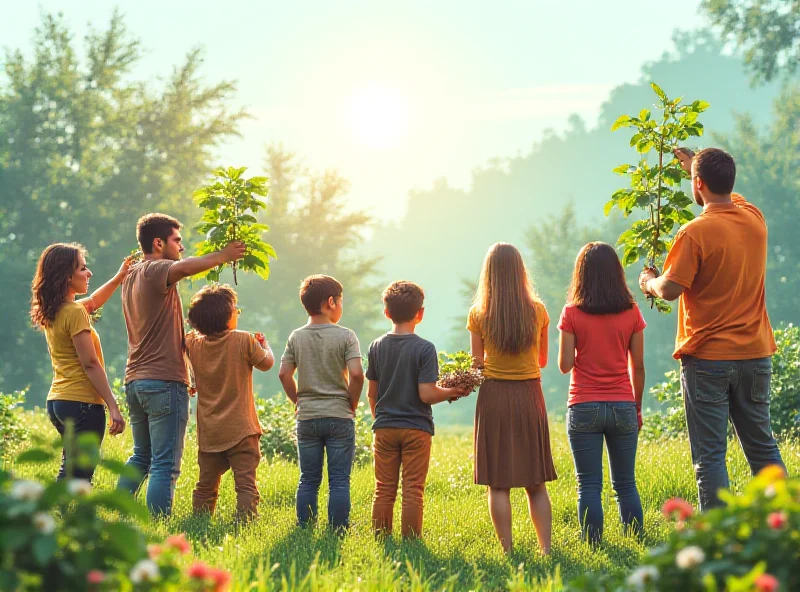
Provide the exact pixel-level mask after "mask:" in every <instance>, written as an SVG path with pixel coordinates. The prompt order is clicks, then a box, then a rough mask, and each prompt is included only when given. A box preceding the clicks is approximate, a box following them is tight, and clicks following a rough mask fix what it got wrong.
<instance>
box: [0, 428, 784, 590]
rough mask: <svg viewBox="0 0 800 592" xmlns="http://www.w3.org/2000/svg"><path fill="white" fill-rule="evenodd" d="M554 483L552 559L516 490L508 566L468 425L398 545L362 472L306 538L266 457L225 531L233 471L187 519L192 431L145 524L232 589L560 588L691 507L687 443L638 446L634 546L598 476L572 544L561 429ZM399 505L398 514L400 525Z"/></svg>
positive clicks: (741, 472)
mask: <svg viewBox="0 0 800 592" xmlns="http://www.w3.org/2000/svg"><path fill="white" fill-rule="evenodd" d="M30 417H32V419H31V425H30V427H31V429H32V430H34V431H37V432H39V433H48V432H49V431H51V430H52V427H51V426H50V425H49V424H48V423H47V420H46V419H45V418H44V417H43V414H41V413H40V414H39V415H36V416H33V415H31V416H30ZM551 430H552V431H551V438H552V443H553V453H554V457H555V463H556V469H557V471H558V474H559V479H558V480H557V481H555V482H554V483H552V484H550V486H549V491H550V497H551V500H552V504H553V549H552V550H553V552H552V555H551V556H550V557H542V556H541V555H540V554H539V553H538V545H537V543H536V536H535V533H534V530H533V526H532V524H531V522H530V519H529V517H528V514H527V508H526V504H525V499H524V495H523V492H522V491H521V490H518V491H517V490H515V491H514V492H513V493H512V503H513V510H514V544H515V551H514V553H513V555H512V556H511V557H508V558H507V557H505V556H504V555H503V553H502V551H501V549H500V546H499V544H498V543H497V541H496V539H495V535H494V530H493V529H492V524H491V521H490V519H489V513H488V510H487V507H486V492H485V488H483V487H481V486H478V485H474V484H473V482H472V457H471V454H472V439H471V432H470V430H469V429H468V428H464V429H458V428H450V429H441V430H439V433H438V434H437V435H436V436H435V437H434V445H433V452H432V459H431V466H430V472H429V474H428V484H427V488H426V491H425V523H424V536H423V539H422V540H420V541H412V542H404V541H402V540H401V539H400V537H399V536H395V537H394V538H390V539H388V540H385V541H380V540H376V539H375V538H374V537H373V536H372V533H371V531H370V527H369V523H370V511H371V499H372V492H373V473H372V467H371V466H369V465H361V466H358V467H356V468H355V469H354V471H353V478H352V506H353V510H352V514H351V521H352V528H351V529H350V531H349V532H348V533H347V534H345V535H343V536H341V537H339V536H336V535H334V534H332V533H330V532H329V531H328V530H327V529H326V528H325V522H326V518H325V516H324V514H325V508H326V504H327V488H326V484H325V483H323V488H322V491H321V492H320V507H321V509H322V514H323V515H322V516H321V520H320V523H319V524H318V525H317V527H316V528H314V529H298V528H297V527H296V526H295V518H294V516H295V514H294V493H295V488H296V486H297V478H298V469H297V466H296V465H294V464H292V463H288V462H285V461H276V462H272V463H270V462H268V461H266V460H264V461H263V462H262V464H261V466H260V468H259V472H258V483H259V489H260V491H261V506H260V516H259V518H258V520H257V521H255V522H253V523H251V524H249V525H246V526H243V527H239V526H237V525H235V524H234V523H233V512H234V509H235V493H234V489H233V481H232V479H231V476H230V474H228V475H226V476H225V478H224V479H223V483H222V488H221V492H220V501H219V504H218V507H217V513H216V515H215V516H214V518H212V519H210V520H208V519H200V518H194V517H193V516H192V515H191V495H192V489H193V487H194V484H195V482H196V480H197V473H198V469H197V462H196V451H197V442H196V439H195V435H194V432H193V431H192V430H190V434H189V436H188V437H187V441H186V451H185V454H184V459H183V467H182V469H183V472H182V474H181V477H180V479H179V480H178V485H177V490H176V499H175V506H174V513H173V516H172V518H171V519H169V520H168V521H165V522H155V523H151V524H149V525H148V526H147V531H148V533H149V534H151V535H152V536H153V538H154V540H158V539H163V538H164V536H166V535H167V534H172V533H177V532H185V533H186V534H187V536H188V538H189V539H190V540H191V541H192V544H193V548H194V553H195V556H196V557H198V558H199V559H201V560H203V561H206V562H208V563H209V564H212V565H215V566H218V567H225V568H226V569H228V570H230V571H231V572H232V573H233V578H234V585H233V590H259V591H260V590H264V591H267V590H275V589H278V590H280V589H285V590H289V589H303V590H338V589H342V588H347V589H350V588H358V589H361V590H373V589H375V590H377V589H397V588H400V587H402V588H407V589H415V590H428V589H458V590H461V589H464V590H466V589H471V590H476V589H488V590H494V589H506V588H507V589H542V590H547V589H553V590H554V589H558V588H559V584H558V582H559V581H568V580H569V579H571V578H572V577H575V576H577V575H579V574H583V573H585V572H592V571H606V570H610V569H614V568H618V567H630V566H633V565H635V564H636V563H637V560H638V558H639V557H640V556H641V555H642V554H643V553H644V552H645V551H646V550H647V548H648V547H650V546H652V545H655V544H658V543H659V542H660V541H662V540H663V539H664V538H665V537H666V536H667V534H668V532H669V528H670V526H669V525H668V524H667V523H666V522H665V521H664V519H663V518H662V517H661V515H660V507H661V504H662V503H663V502H664V501H665V500H666V499H668V498H669V497H672V496H681V497H684V498H686V499H688V500H690V501H692V502H695V501H696V492H695V485H694V478H693V474H692V467H691V462H690V458H689V445H688V443H687V442H685V441H671V442H665V443H657V444H654V443H651V444H640V447H639V453H638V462H637V479H638V485H639V491H640V494H641V496H642V503H643V506H644V510H645V531H646V534H645V536H644V539H643V540H642V541H639V540H636V539H634V538H631V537H627V536H624V535H623V533H622V530H621V528H620V524H619V519H618V516H617V513H616V505H615V502H614V498H613V491H612V490H611V488H610V484H609V479H608V470H607V467H606V478H605V481H606V486H605V489H604V491H603V503H604V508H605V512H606V524H605V535H604V542H603V544H602V546H601V547H600V548H598V549H596V550H593V549H591V548H590V547H589V546H588V545H586V544H584V543H583V542H581V540H580V536H579V531H578V523H577V514H576V493H575V478H574V474H573V466H572V459H571V456H570V452H569V448H568V446H567V439H566V434H565V432H564V427H563V425H561V424H556V425H553V426H552V427H551ZM731 448H732V453H731V454H730V455H729V468H730V473H731V481H732V483H733V486H734V490H735V489H736V488H738V487H741V486H742V485H743V484H744V483H746V481H747V479H748V478H749V470H748V468H747V465H746V463H745V462H744V459H743V457H742V454H741V452H740V450H739V448H738V445H736V444H734V445H732V446H731ZM130 450H131V439H130V431H129V430H128V431H126V433H125V434H124V435H123V436H121V437H117V438H109V437H107V438H106V440H105V442H104V443H103V454H104V455H105V456H106V457H111V458H115V459H119V460H124V459H125V458H126V457H127V455H128V454H129V452H130ZM782 452H783V456H784V459H785V460H786V461H787V465H788V467H789V471H790V473H792V474H797V472H798V469H800V447H798V445H796V444H795V445H788V444H787V445H784V446H783V447H782ZM12 469H13V470H14V471H15V472H16V474H17V476H19V477H50V476H52V475H54V474H55V472H56V470H57V467H56V466H55V465H54V464H50V465H43V466H21V467H13V466H12ZM114 481H115V479H114V477H113V476H112V475H110V474H109V473H108V472H106V471H105V470H100V471H98V473H97V475H96V477H95V484H96V485H97V486H98V487H99V488H110V487H113V485H114ZM399 502H400V500H399V499H398V503H397V506H396V518H395V520H396V524H397V525H399V508H400V503H399Z"/></svg>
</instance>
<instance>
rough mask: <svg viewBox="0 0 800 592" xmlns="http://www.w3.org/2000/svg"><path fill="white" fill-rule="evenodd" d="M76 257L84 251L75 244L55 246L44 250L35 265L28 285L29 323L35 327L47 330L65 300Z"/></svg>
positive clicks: (76, 260)
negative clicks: (29, 288)
mask: <svg viewBox="0 0 800 592" xmlns="http://www.w3.org/2000/svg"><path fill="white" fill-rule="evenodd" d="M78 255H83V256H84V257H85V256H86V249H85V248H84V247H83V245H79V244H77V243H55V244H53V245H50V246H49V247H47V248H46V249H45V250H44V251H43V252H42V255H41V256H40V257H39V262H38V263H37V264H36V275H34V276H33V282H31V313H30V314H31V322H32V323H33V326H34V327H37V328H40V329H42V328H44V327H49V326H50V325H51V323H52V322H53V321H54V320H55V318H56V314H58V310H59V309H60V308H61V305H62V304H64V301H65V300H66V299H67V287H68V285H69V282H70V280H71V279H72V274H74V273H75V272H76V271H77V269H78V265H79V263H80V259H79V258H78Z"/></svg>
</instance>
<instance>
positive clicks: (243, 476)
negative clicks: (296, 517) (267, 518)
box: [192, 434, 261, 518]
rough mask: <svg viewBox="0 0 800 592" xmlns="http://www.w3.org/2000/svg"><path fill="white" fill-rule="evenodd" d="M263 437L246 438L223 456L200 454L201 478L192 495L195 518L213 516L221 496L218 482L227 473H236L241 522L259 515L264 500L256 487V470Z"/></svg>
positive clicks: (208, 453)
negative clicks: (200, 514) (261, 501)
mask: <svg viewBox="0 0 800 592" xmlns="http://www.w3.org/2000/svg"><path fill="white" fill-rule="evenodd" d="M259 441H260V436H259V435H258V434H254V435H252V436H247V437H246V438H245V439H243V440H242V441H241V442H239V443H238V444H237V445H236V446H234V447H233V448H229V449H228V450H223V451H222V452H203V451H202V450H201V451H198V453H197V464H198V465H199V466H200V478H199V479H198V481H197V485H195V488H194V493H193V494H192V508H193V510H194V513H195V514H199V513H201V512H208V513H210V514H213V513H214V508H215V507H216V505H217V497H218V495H219V482H220V480H221V479H222V475H224V474H225V473H226V472H227V470H228V469H231V470H232V471H233V482H234V484H235V487H236V514H237V517H239V518H251V517H253V516H255V515H257V514H258V502H259V501H260V499H261V497H260V496H259V493H258V487H257V486H256V469H257V468H258V463H259V462H260V461H261V448H260V446H259Z"/></svg>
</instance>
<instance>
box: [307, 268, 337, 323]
mask: <svg viewBox="0 0 800 592" xmlns="http://www.w3.org/2000/svg"><path fill="white" fill-rule="evenodd" d="M343 292H344V288H343V287H342V284H340V283H339V282H338V281H337V280H336V278H332V277H331V276H329V275H310V276H308V277H307V278H306V279H304V280H303V281H302V282H301V283H300V302H302V303H303V308H305V309H306V312H307V313H308V314H310V315H315V314H320V313H321V312H322V305H323V304H325V303H326V302H327V301H328V298H334V299H336V298H339V297H340V296H341V295H342V293H343Z"/></svg>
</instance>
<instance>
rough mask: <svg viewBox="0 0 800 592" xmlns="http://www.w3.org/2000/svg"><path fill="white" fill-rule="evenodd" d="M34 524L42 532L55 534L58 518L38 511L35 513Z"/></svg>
mask: <svg viewBox="0 0 800 592" xmlns="http://www.w3.org/2000/svg"><path fill="white" fill-rule="evenodd" d="M33 526H34V527H35V528H36V530H38V531H39V532H41V533H42V534H53V533H54V532H55V530H56V519H55V518H53V517H52V516H51V515H50V514H45V513H44V512H37V513H36V514H34V515H33Z"/></svg>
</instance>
